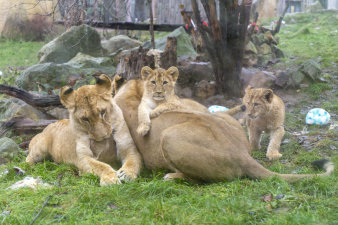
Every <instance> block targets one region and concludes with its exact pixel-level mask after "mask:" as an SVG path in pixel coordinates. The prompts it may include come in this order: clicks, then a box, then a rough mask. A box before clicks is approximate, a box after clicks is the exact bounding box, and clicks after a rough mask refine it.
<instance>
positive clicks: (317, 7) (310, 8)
mask: <svg viewBox="0 0 338 225" xmlns="http://www.w3.org/2000/svg"><path fill="white" fill-rule="evenodd" d="M323 9H324V8H323V6H322V4H320V2H319V1H316V2H314V3H312V4H309V5H307V6H306V8H305V12H307V13H314V12H320V11H322V10H323Z"/></svg>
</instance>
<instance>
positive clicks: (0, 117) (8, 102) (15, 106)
mask: <svg viewBox="0 0 338 225" xmlns="http://www.w3.org/2000/svg"><path fill="white" fill-rule="evenodd" d="M18 116H23V117H26V118H29V119H32V120H39V119H48V117H47V115H45V114H43V113H42V112H41V111H39V110H37V109H35V108H34V107H32V106H30V105H28V104H27V103H25V102H24V101H22V100H20V99H17V98H8V99H2V100H0V121H2V122H5V121H9V120H11V119H12V118H14V117H18Z"/></svg>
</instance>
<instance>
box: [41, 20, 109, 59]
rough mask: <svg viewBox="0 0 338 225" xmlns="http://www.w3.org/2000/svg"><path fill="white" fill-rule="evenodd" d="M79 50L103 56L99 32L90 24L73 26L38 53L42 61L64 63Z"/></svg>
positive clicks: (103, 51)
mask: <svg viewBox="0 0 338 225" xmlns="http://www.w3.org/2000/svg"><path fill="white" fill-rule="evenodd" d="M78 52H83V53H85V54H88V55H91V56H95V57H98V56H103V55H104V54H105V50H104V49H103V48H102V46H101V39H100V35H99V33H98V32H97V31H96V30H95V29H94V28H92V27H90V26H88V25H81V26H75V27H72V28H71V29H70V30H68V31H67V32H65V33H63V34H62V35H60V36H59V37H57V38H55V39H54V40H52V41H51V42H49V43H48V44H46V45H44V46H43V47H42V48H41V50H40V51H39V53H38V58H39V60H40V63H46V62H53V63H64V62H68V61H69V60H70V59H72V58H73V57H74V56H76V54H77V53H78Z"/></svg>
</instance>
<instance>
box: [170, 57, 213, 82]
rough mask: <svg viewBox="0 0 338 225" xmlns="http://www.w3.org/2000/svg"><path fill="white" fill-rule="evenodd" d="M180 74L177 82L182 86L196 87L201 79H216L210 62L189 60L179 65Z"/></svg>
mask: <svg viewBox="0 0 338 225" xmlns="http://www.w3.org/2000/svg"><path fill="white" fill-rule="evenodd" d="M178 70H179V74H180V75H179V76H178V80H177V83H178V84H179V85H181V86H182V87H186V86H189V87H191V88H193V87H194V85H195V83H197V82H199V81H201V80H207V81H210V80H214V79H215V78H214V72H213V70H212V67H211V63H210V62H188V63H187V64H185V65H183V66H178Z"/></svg>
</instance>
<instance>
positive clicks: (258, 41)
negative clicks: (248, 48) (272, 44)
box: [252, 33, 269, 46]
mask: <svg viewBox="0 0 338 225" xmlns="http://www.w3.org/2000/svg"><path fill="white" fill-rule="evenodd" d="M252 41H253V43H254V44H255V45H256V46H260V45H262V44H264V43H267V42H268V41H269V40H268V39H267V37H266V36H265V35H264V34H262V33H260V34H258V35H252Z"/></svg>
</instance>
